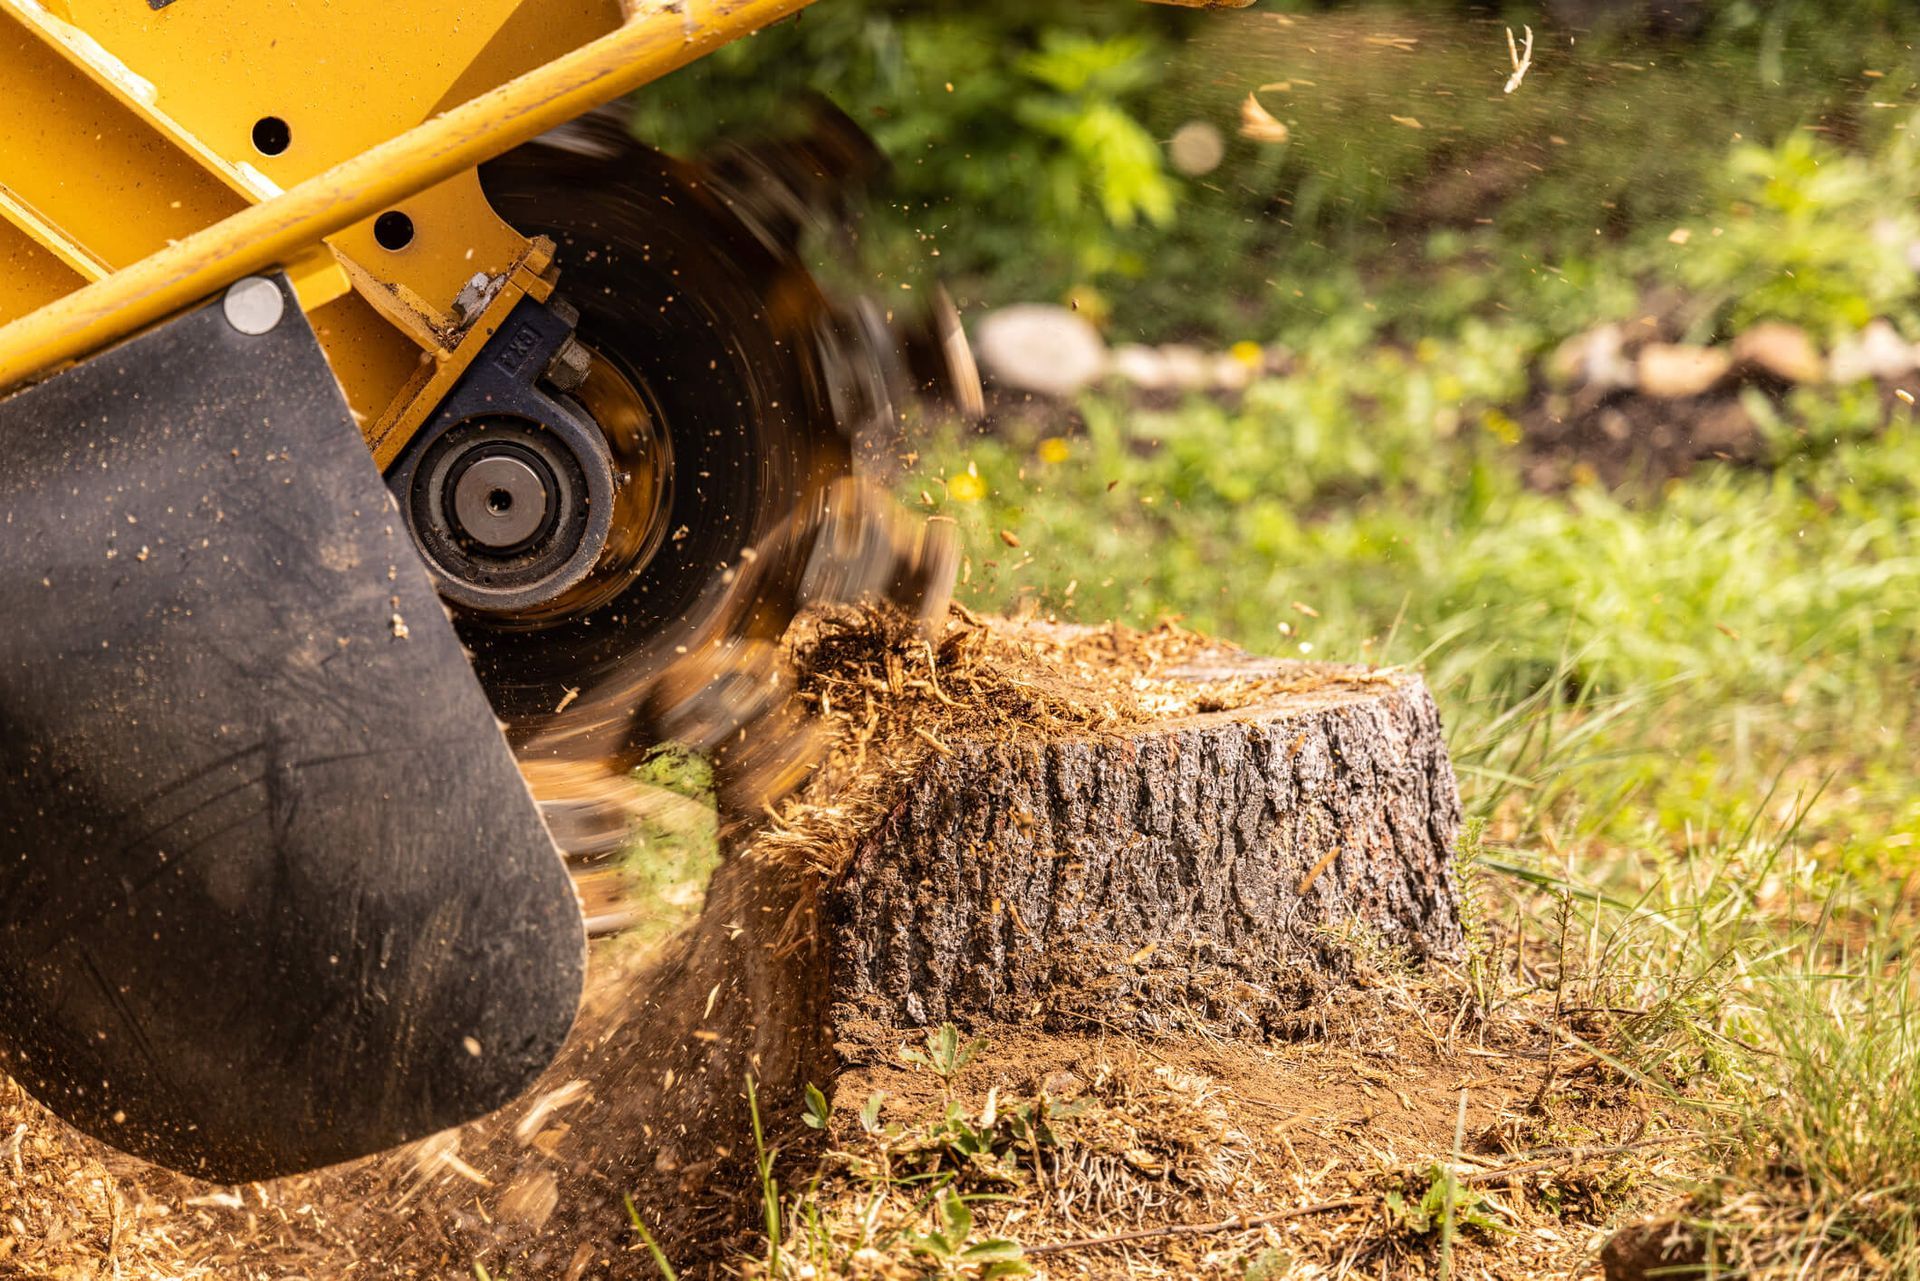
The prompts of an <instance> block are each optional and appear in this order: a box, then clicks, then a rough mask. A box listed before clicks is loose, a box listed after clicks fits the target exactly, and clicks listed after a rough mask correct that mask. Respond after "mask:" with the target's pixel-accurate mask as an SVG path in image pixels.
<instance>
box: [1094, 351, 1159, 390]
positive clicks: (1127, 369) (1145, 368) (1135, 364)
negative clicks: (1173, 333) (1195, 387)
mask: <svg viewBox="0 0 1920 1281" xmlns="http://www.w3.org/2000/svg"><path fill="white" fill-rule="evenodd" d="M1107 372H1108V373H1110V374H1112V375H1113V376H1114V377H1116V378H1120V379H1122V380H1124V381H1126V382H1129V383H1132V384H1133V385H1134V386H1135V387H1138V388H1139V389H1140V390H1141V391H1167V390H1169V389H1170V388H1172V386H1173V370H1172V369H1171V368H1169V367H1168V365H1167V361H1166V358H1165V357H1164V356H1162V355H1161V354H1160V349H1159V348H1158V347H1149V346H1146V345H1145V344H1144V343H1125V344H1122V345H1121V346H1118V347H1115V348H1114V349H1113V356H1112V359H1111V360H1109V361H1108V362H1107Z"/></svg>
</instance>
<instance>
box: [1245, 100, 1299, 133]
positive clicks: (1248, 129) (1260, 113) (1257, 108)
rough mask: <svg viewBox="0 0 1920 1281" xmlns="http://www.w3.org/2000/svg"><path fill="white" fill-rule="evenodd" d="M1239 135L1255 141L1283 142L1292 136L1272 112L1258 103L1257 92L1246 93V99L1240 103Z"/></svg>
mask: <svg viewBox="0 0 1920 1281" xmlns="http://www.w3.org/2000/svg"><path fill="white" fill-rule="evenodd" d="M1240 136H1241V137H1242V138H1251V139H1253V140H1254V141H1255V142H1285V141H1286V140H1287V139H1288V138H1289V137H1291V136H1292V133H1291V131H1290V130H1289V129H1288V128H1287V126H1286V125H1285V124H1284V123H1282V122H1281V121H1279V120H1277V119H1275V118H1274V114H1273V113H1272V112H1271V111H1268V110H1267V109H1266V108H1265V107H1263V106H1261V105H1260V98H1259V95H1257V94H1252V93H1250V94H1248V95H1247V100H1246V101H1245V102H1243V103H1241V104H1240Z"/></svg>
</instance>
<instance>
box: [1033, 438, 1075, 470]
mask: <svg viewBox="0 0 1920 1281" xmlns="http://www.w3.org/2000/svg"><path fill="white" fill-rule="evenodd" d="M1069 452H1071V451H1070V450H1069V449H1068V448H1067V442H1066V441H1064V440H1062V439H1061V438H1060V437H1058V436H1048V437H1047V438H1046V439H1045V440H1043V441H1041V442H1040V449H1039V453H1040V461H1041V462H1043V463H1064V462H1066V461H1067V454H1068V453H1069Z"/></svg>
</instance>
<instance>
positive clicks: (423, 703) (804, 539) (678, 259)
mask: <svg viewBox="0 0 1920 1281" xmlns="http://www.w3.org/2000/svg"><path fill="white" fill-rule="evenodd" d="M807 2H808V0H687V2H686V3H684V4H674V5H654V4H631V3H626V2H625V0H569V2H568V3H564V4H548V3H533V2H532V0H466V2H464V3H461V4H459V5H450V4H447V3H445V0H332V3H329V4H327V5H300V6H281V7H279V8H276V9H274V10H272V11H271V12H269V11H267V10H263V9H261V8H260V7H259V6H257V5H253V4H250V3H248V2H247V0H147V3H144V4H143V3H139V2H138V0H61V2H60V3H45V4H43V3H40V2H39V0H0V80H3V81H4V83H5V84H6V85H7V86H8V88H9V91H10V92H9V93H8V94H7V95H6V100H7V102H6V105H0V450H3V451H4V457H5V466H4V467H0V522H3V523H4V528H5V537H4V539H0V588H4V595H5V599H6V600H7V601H8V603H9V606H10V607H9V608H8V609H7V610H6V611H5V613H4V615H3V616H0V1071H4V1072H5V1073H6V1074H8V1075H10V1076H12V1077H13V1078H14V1079H15V1080H17V1081H18V1082H20V1083H21V1084H22V1085H23V1086H24V1087H25V1088H27V1089H28V1090H29V1091H31V1092H32V1093H33V1094H34V1095H35V1096H36V1097H38V1098H39V1099H40V1100H41V1101H43V1102H44V1103H46V1104H47V1105H48V1106H49V1107H50V1108H52V1109H53V1110H54V1111H55V1112H57V1113H59V1114H60V1115H61V1116H63V1117H65V1118H66V1119H67V1120H69V1121H71V1122H73V1123H74V1124H75V1125H77V1126H79V1127H80V1128H81V1129H83V1130H86V1131H87V1132H89V1133H90V1134H93V1135H95V1136H97V1137H99V1138H101V1139H104V1140H106V1141H107V1142H109V1143H112V1144H114V1145H116V1146H118V1147H121V1148H123V1149H125V1150H127V1151H129V1152H132V1153H135V1154H137V1155H139V1156H142V1157H146V1158H148V1159H151V1160H154V1161H158V1162H161V1163H164V1164H167V1165H170V1166H172V1167H174V1168H177V1169H180V1170H184V1171H186V1172H189V1173H193V1174H196V1175H199V1176H202V1177H205V1178H210V1179H216V1180H221V1181H227V1182H235V1181H241V1180H248V1179H257V1178H265V1177H270V1176H274V1175H279V1174H284V1173H289V1172H293V1171H298V1170H304V1169H311V1168H315V1167H318V1166H321V1165H325V1164H329V1163H332V1162H337V1161H341V1160H346V1159H349V1158H352V1157H356V1156H360V1155H364V1154H367V1153H371V1152H375V1151H379V1150H382V1149H385V1148H388V1147H391V1146H394V1145H396V1144H399V1143H401V1142H404V1141H406V1140H409V1139H413V1138H417V1137H420V1136H422V1135H426V1134H430V1133H433V1132H436V1131H439V1130H442V1129H445V1128H448V1127H450V1126H453V1125H456V1124H459V1123H461V1122H463V1121H466V1120H469V1119H472V1118H474V1117H476V1116H479V1115H482V1114H484V1113H486V1112H488V1111H490V1110H492V1109H494V1108H496V1107H499V1106H500V1105H502V1104H504V1103H506V1102H507V1101H509V1100H510V1099H512V1098H513V1097H514V1096H515V1095H516V1094H518V1093H519V1092H520V1091H521V1090H522V1089H524V1088H525V1087H526V1086H527V1085H528V1084H529V1083H530V1082H531V1081H532V1080H533V1079H534V1077H535V1076H536V1075H537V1074H538V1073H539V1072H540V1070H541V1069H542V1068H544V1067H545V1066H546V1065H547V1064H548V1063H549V1062H550V1061H551V1060H552V1058H553V1056H554V1055H555V1053H556V1052H557V1051H558V1049H559V1047H560V1045H561V1043H562V1041H563V1040H564V1039H565V1037H566V1035H567V1032H568V1029H569V1027H570V1026H571V1024H572V1020H573V1016H574V1013H575V1009H576V1006H577V1003H578V999H579V994H580V991H581V984H582V978H583V973H584V968H585V953H586V948H585V937H586V931H585V928H584V927H585V922H584V920H583V915H582V910H581V902H580V898H579V896H578V895H577V894H576V890H575V887H574V885H573V883H572V881H571V880H570V879H569V875H568V869H567V864H566V862H565V861H564V858H563V856H562V851H563V850H571V851H575V852H585V853H589V854H591V853H592V852H594V851H595V850H596V849H598V848H599V847H601V846H603V845H604V844H605V840H606V831H605V829H604V824H599V825H596V818H595V814H594V812H593V806H592V805H591V803H583V802H582V801H581V800H580V798H579V797H578V796H576V797H574V798H572V799H571V800H563V801H561V802H558V803H554V804H549V805H548V806H547V807H546V808H545V810H544V812H543V810H542V808H541V806H540V805H539V804H537V803H536V801H535V799H534V796H533V794H532V793H531V792H530V791H529V788H528V785H527V781H526V775H529V774H530V775H538V774H540V772H541V771H542V770H543V769H547V768H551V767H554V766H556V765H564V764H566V763H568V762H578V761H591V762H596V763H598V764H599V765H600V766H601V767H603V768H604V769H605V770H606V771H607V776H608V777H617V775H618V772H619V771H620V770H621V769H623V768H624V767H625V766H626V765H628V764H630V763H631V762H632V761H633V760H634V759H636V758H637V754H638V753H640V752H642V751H644V750H645V749H646V748H647V747H648V746H649V745H651V744H654V743H658V742H662V741H666V740H674V741H678V742H681V743H685V744H688V745H690V746H692V747H694V748H696V749H698V750H701V751H704V752H706V753H708V754H709V755H710V756H711V757H712V759H713V760H714V762H715V769H716V775H717V777H718V779H719V792H720V798H721V801H722V804H723V805H724V806H726V807H729V808H731V809H734V810H737V811H739V812H741V813H754V812H758V811H759V810H760V809H761V808H762V807H763V806H764V805H765V804H766V803H767V802H768V801H769V800H771V799H774V798H776V797H777V796H778V795H779V794H780V793H781V792H782V791H783V790H784V789H786V788H788V787H790V786H792V784H793V783H794V782H796V781H797V780H798V778H799V777H800V776H801V775H802V773H803V772H804V770H805V768H806V766H807V763H808V760H809V756H808V753H809V750H810V742H811V739H810V736H809V733H808V728H807V725H806V723H805V718H804V716H803V714H802V713H801V712H800V711H799V710H797V709H796V706H795V703H794V700H792V699H790V698H789V697H788V696H787V695H788V693H789V692H790V686H789V678H788V674H787V672H786V669H785V667H784V664H783V661H782V658H781V651H780V639H781V635H782V633H783V632H784V631H785V629H786V627H787V625H788V623H789V622H790V621H791V620H792V619H793V618H794V616H795V615H796V613H797V612H798V611H799V610H801V609H802V608H804V607H806V606H807V605H810V604H814V603H831V602H845V601H860V600H876V601H892V602H894V603H895V604H897V605H899V606H901V607H903V608H906V609H908V610H910V611H918V612H920V613H921V614H922V615H923V616H926V617H932V616H936V615H938V614H941V613H943V612H944V608H945V602H946V598H947V593H948V591H949V590H950V587H951V583H952V576H953V570H954V566H955V562H956V560H957V550H956V547H955V544H954V541H953V538H952V535H951V531H950V530H943V529H942V528H940V527H938V526H931V527H930V526H926V525H923V524H919V523H916V522H913V521H910V520H908V519H906V518H905V517H904V516H903V515H902V514H901V513H899V512H898V511H897V510H896V509H895V508H894V507H893V505H892V504H891V502H890V501H889V500H887V499H886V498H885V497H884V495H882V494H881V493H879V492H878V491H877V490H874V489H872V488H870V487H865V486H862V485H861V484H860V483H858V482H857V481H855V480H853V479H852V478H851V462H850V460H851V458H852V457H853V446H854V442H855V441H856V439H857V438H858V437H860V436H861V435H862V434H863V433H865V432H868V431H870V430H878V429H881V428H888V427H891V426H892V425H893V424H894V423H895V421H896V420H897V417H898V415H899V413H900V410H901V409H902V407H903V404H904V402H905V400H906V399H907V398H909V397H911V396H915V395H927V394H932V395H935V396H937V397H941V398H945V399H948V400H953V401H957V402H960V403H961V404H962V405H966V404H969V403H976V402H977V398H978V387H977V380H976V379H975V377H974V374H973V369H972V363H971V360H970V358H969V357H968V355H967V352H966V346H965V339H964V337H963V336H962V334H961V331H960V327H959V324H958V321H957V318H956V317H955V315H954V313H953V311H952V309H951V307H950V306H947V305H945V304H944V301H943V300H941V299H936V300H935V303H934V305H931V306H928V307H926V308H925V309H923V310H922V311H921V312H920V313H918V314H917V315H915V316H913V317H904V316H896V315H893V314H892V313H889V312H887V311H883V310H882V309H880V308H879V307H877V306H875V305H872V304H868V303H862V302H860V301H859V300H848V299H837V298H833V297H830V296H829V295H828V293H827V292H826V291H824V290H823V289H822V288H821V287H820V286H819V285H818V284H817V283H816V281H815V280H814V278H813V277H812V275H811V274H810V273H809V272H808V270H807V268H806V260H805V257H804V252H805V246H806V245H807V243H808V237H809V236H810V235H811V234H812V233H814V232H817V231H821V230H825V231H828V232H831V231H832V229H833V228H835V227H836V226H839V225H841V224H842V222H843V220H844V219H845V217H846V216H847V210H848V207H849V201H850V199H851V198H852V197H853V196H854V195H855V194H856V193H858V192H859V191H860V190H861V189H862V188H863V187H864V186H865V184H866V183H867V182H868V181H869V180H870V179H872V178H873V177H874V176H875V174H876V172H877V170H878V168H879V163H878V157H877V155H876V154H875V153H874V152H873V151H872V149H871V147H870V145H869V144H868V143H867V142H866V140H865V139H864V137H863V136H862V135H861V134H860V133H859V131H858V130H857V129H855V128H853V127H852V126H851V125H849V124H848V123H847V122H846V121H845V120H844V119H843V118H841V117H839V116H838V115H837V114H836V113H834V112H833V111H832V110H831V109H828V108H824V107H820V108H816V109H814V110H813V111H812V113H811V117H810V121H809V123H808V127H806V128H803V129H801V130H798V131H797V132H796V133H795V135H794V136H792V137H789V138H785V139H782V140H775V141H762V142H752V143H744V144H739V145H734V146H730V147H727V148H724V149H722V150H720V151H718V152H716V153H715V154H713V155H710V156H708V157H705V158H704V159H699V160H695V161H691V162H688V161H679V160H673V159H669V158H667V157H665V156H662V155H660V154H658V153H655V152H652V151H650V150H648V149H646V148H644V147H641V146H639V145H638V144H636V143H634V142H633V141H631V140H630V139H628V138H627V137H626V134H625V131H624V129H623V128H621V127H620V125H619V124H618V123H617V122H616V121H615V120H613V119H612V118H610V117H608V116H605V115H601V114H595V110H596V108H598V107H599V106H600V104H603V103H607V102H609V101H612V100H613V99H615V98H617V97H618V96H619V95H621V94H623V93H626V92H628V91H629V90H631V89H633V88H635V87H637V86H639V85H641V84H643V83H645V82H647V81H649V80H652V79H654V78H656V77H658V76H660V75H663V74H665V73H667V72H669V71H672V70H674V69H675V68H677V67H680V66H683V65H685V64H686V63H688V62H690V61H693V60H694V59H696V58H698V57H700V56H702V55H704V54H705V53H707V52H710V51H711V50H713V49H715V48H718V47H720V46H721V45H723V44H725V43H726V42H728V41H730V40H732V39H734V38H736V37H739V36H742V35H746V34H749V33H751V32H753V31H755V30H757V29H759V28H761V27H763V26H765V25H767V24H768V23H771V22H774V21H777V20H779V19H782V18H785V17H788V16H790V15H792V14H794V13H796V12H797V11H798V10H799V9H801V8H803V7H805V5H806V3H807ZM523 771H525V773H524V774H523ZM556 838H557V839H556Z"/></svg>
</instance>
